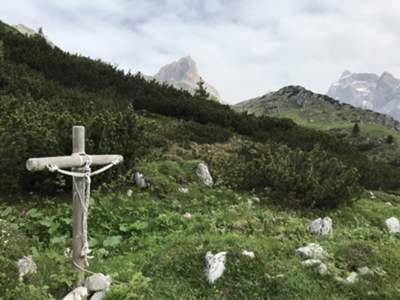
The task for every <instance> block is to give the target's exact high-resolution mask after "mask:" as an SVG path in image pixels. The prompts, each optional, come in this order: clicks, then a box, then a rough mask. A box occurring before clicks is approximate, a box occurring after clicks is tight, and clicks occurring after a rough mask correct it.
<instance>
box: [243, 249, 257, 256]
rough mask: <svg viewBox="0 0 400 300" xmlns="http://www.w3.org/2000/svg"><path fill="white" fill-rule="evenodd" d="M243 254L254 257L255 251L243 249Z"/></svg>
mask: <svg viewBox="0 0 400 300" xmlns="http://www.w3.org/2000/svg"><path fill="white" fill-rule="evenodd" d="M242 254H243V255H244V256H248V257H250V258H254V257H255V255H254V252H253V251H247V250H243V252H242Z"/></svg>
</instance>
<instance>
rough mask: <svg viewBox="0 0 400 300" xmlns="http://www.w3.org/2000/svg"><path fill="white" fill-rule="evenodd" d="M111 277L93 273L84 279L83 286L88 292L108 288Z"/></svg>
mask: <svg viewBox="0 0 400 300" xmlns="http://www.w3.org/2000/svg"><path fill="white" fill-rule="evenodd" d="M110 285H111V277H110V276H105V275H104V274H102V273H97V274H94V275H92V276H90V277H88V278H87V279H86V283H85V286H86V288H87V289H88V291H89V292H98V291H102V290H105V289H107V288H109V287H110Z"/></svg>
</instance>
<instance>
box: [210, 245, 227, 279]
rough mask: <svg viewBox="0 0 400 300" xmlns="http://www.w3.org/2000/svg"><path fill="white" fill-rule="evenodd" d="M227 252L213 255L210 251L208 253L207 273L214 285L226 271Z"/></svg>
mask: <svg viewBox="0 0 400 300" xmlns="http://www.w3.org/2000/svg"><path fill="white" fill-rule="evenodd" d="M225 263H226V252H225V251H224V252H219V253H217V254H212V253H211V252H210V251H208V252H207V253H206V264H207V268H206V273H207V278H208V282H209V283H213V282H214V281H215V280H217V279H218V278H220V277H221V276H222V274H223V273H224V270H225Z"/></svg>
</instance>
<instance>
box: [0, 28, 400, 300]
mask: <svg viewBox="0 0 400 300" xmlns="http://www.w3.org/2000/svg"><path fill="white" fill-rule="evenodd" d="M0 112H1V114H0V141H1V147H0V175H1V180H0V200H1V201H0V230H1V231H0V232H1V233H0V245H1V247H0V299H60V298H62V297H63V296H64V295H65V294H67V293H68V291H69V290H71V288H72V286H73V280H74V274H73V272H72V269H71V264H70V257H69V252H68V247H70V240H71V204H70V197H71V196H70V190H71V183H70V181H69V179H66V178H64V177H62V176H58V175H55V174H49V173H48V172H40V174H39V173H29V172H27V171H26V169H25V161H26V159H27V158H29V157H40V156H49V155H51V156H55V155H67V154H68V153H70V151H71V127H72V126H73V125H84V126H85V127H86V135H87V152H88V153H95V154H101V153H118V154H122V155H124V158H125V160H124V164H123V165H122V166H119V167H118V168H115V170H113V171H112V172H109V173H107V174H104V175H101V176H99V177H98V178H96V179H95V181H94V189H95V191H94V192H93V195H92V199H91V205H90V213H89V243H90V247H91V249H92V253H91V255H92V256H93V259H92V260H91V261H90V267H89V269H90V270H91V271H93V272H102V273H104V274H108V275H110V276H111V277H112V278H113V280H114V283H113V284H112V287H111V289H110V291H108V293H107V296H106V298H107V299H288V298H290V299H320V298H321V295H326V299H398V297H399V295H400V289H399V286H400V272H399V271H398V270H399V268H400V255H399V253H398V251H396V248H398V247H399V246H400V241H399V237H398V236H396V235H390V234H389V233H388V232H387V229H386V228H385V224H384V222H385V218H388V217H391V216H393V215H397V216H398V217H400V208H399V207H400V206H399V205H400V198H399V197H397V196H396V190H397V189H398V188H399V185H400V170H399V169H398V168H397V167H396V166H394V165H392V164H389V163H387V162H386V161H382V160H377V159H374V158H373V157H371V156H369V155H367V154H366V153H365V152H363V151H361V150H360V148H359V147H357V146H356V145H354V144H352V143H351V142H349V141H348V140H343V139H340V138H338V137H337V136H336V135H333V134H330V133H327V132H323V131H320V130H318V129H314V128H307V127H303V126H299V125H297V124H296V123H295V122H294V121H292V120H291V119H289V118H276V117H271V116H254V115H249V114H247V113H239V112H235V111H234V110H232V109H231V108H230V107H229V106H228V105H223V104H220V103H217V102H215V101H208V100H207V99H204V97H203V96H202V91H201V90H199V91H198V93H195V95H191V94H190V93H188V92H186V91H183V90H177V89H175V88H173V87H171V86H168V85H165V84H159V83H158V82H156V81H154V80H153V81H146V80H145V79H144V78H143V77H142V76H141V75H140V74H130V73H125V72H124V71H122V70H120V69H118V67H116V66H113V65H110V64H107V63H104V62H102V61H99V60H92V59H90V58H87V57H84V56H81V55H72V54H69V53H67V52H65V51H63V50H61V49H59V48H52V47H50V46H49V45H47V44H46V42H45V40H44V39H43V38H41V37H40V36H33V37H30V38H27V37H25V36H23V35H21V34H19V33H18V32H16V31H15V30H14V29H13V28H11V27H9V26H8V25H6V24H4V23H0ZM362 130H363V129H362V128H361V132H362ZM201 161H204V162H206V163H207V164H208V166H209V167H210V171H211V173H212V175H213V177H214V179H215V182H216V184H215V186H214V187H213V188H207V187H205V186H203V185H202V183H201V182H200V181H199V179H198V178H197V176H196V167H197V165H198V163H199V162H201ZM135 171H140V172H141V173H143V174H144V176H145V178H146V180H147V181H148V182H149V187H148V188H147V189H145V190H143V189H139V188H136V187H134V183H133V181H132V174H133V173H134V172H135ZM181 188H187V192H182V191H181ZM366 189H373V190H380V191H378V192H375V195H376V196H374V197H371V195H370V194H369V193H368V192H367V191H366ZM131 191H132V194H131V193H130V192H131ZM388 203H390V205H389V204H388ZM186 213H190V214H191V216H192V217H191V218H187V217H185V214H186ZM325 215H329V216H330V217H331V218H332V219H333V220H334V235H333V236H332V237H315V236H313V235H311V234H310V233H308V232H307V226H308V225H309V223H310V221H312V220H313V219H315V218H317V217H322V216H325ZM310 242H318V243H320V244H321V246H323V247H324V249H326V250H327V252H328V253H329V255H328V257H327V258H326V261H324V262H325V263H326V264H327V266H328V269H329V275H327V276H321V275H320V274H319V273H318V271H317V270H315V269H313V268H306V267H304V266H302V264H301V258H300V257H299V256H298V255H296V254H295V250H296V249H297V248H298V247H300V246H303V245H305V244H307V243H310ZM243 250H249V251H253V252H254V253H255V258H254V259H251V258H249V257H246V256H243V255H242V252H243ZM207 251H213V252H214V253H215V252H219V251H227V253H228V254H227V265H226V270H225V272H224V274H223V276H222V277H221V278H220V279H218V280H217V281H216V283H215V284H209V283H208V282H207V278H206V276H205V273H204V268H205V260H204V257H205V253H206V252H207ZM23 255H32V257H33V260H34V261H35V262H36V263H37V265H38V271H37V273H36V274H31V275H29V276H26V278H25V279H24V280H23V281H19V280H18V270H17V266H16V261H17V260H18V259H19V258H21V257H22V256H23ZM361 267H369V268H370V269H371V270H372V274H369V275H366V276H363V277H362V278H360V279H359V280H358V282H357V283H355V284H354V285H349V284H344V283H341V282H338V281H337V280H336V279H335V278H336V277H346V276H347V275H348V274H349V273H350V272H352V271H356V270H357V268H361Z"/></svg>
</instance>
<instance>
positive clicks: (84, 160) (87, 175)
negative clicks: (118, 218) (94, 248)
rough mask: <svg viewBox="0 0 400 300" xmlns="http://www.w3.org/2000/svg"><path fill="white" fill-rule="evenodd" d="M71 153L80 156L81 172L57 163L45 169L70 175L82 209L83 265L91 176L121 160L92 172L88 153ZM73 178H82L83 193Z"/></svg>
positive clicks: (86, 242)
mask: <svg viewBox="0 0 400 300" xmlns="http://www.w3.org/2000/svg"><path fill="white" fill-rule="evenodd" d="M72 155H76V156H78V157H79V158H80V160H81V168H83V172H75V171H68V170H63V169H60V168H59V167H58V166H57V165H47V169H48V170H49V171H50V172H58V173H60V174H63V175H67V176H71V177H72V181H73V185H74V187H75V190H76V192H77V194H78V198H79V202H80V204H81V206H82V211H83V214H82V240H83V245H82V249H81V253H80V256H81V257H83V258H84V260H85V265H86V266H89V262H88V254H89V253H90V250H89V242H88V234H87V218H88V212H89V201H90V185H91V177H92V176H94V175H98V174H101V173H103V172H104V171H107V170H108V169H110V168H112V167H113V166H115V165H117V164H119V163H120V162H121V160H120V159H118V160H115V161H112V162H111V163H110V164H108V165H106V166H104V167H102V168H100V169H98V170H96V171H94V172H92V170H91V165H92V157H91V156H90V155H87V154H85V153H78V154H72ZM75 178H84V180H85V187H84V191H83V193H82V191H80V190H79V188H78V186H77V183H76V180H75ZM73 264H74V265H75V266H76V267H78V268H80V269H81V267H80V266H79V264H77V263H76V262H75V261H73ZM84 271H86V270H84Z"/></svg>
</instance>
